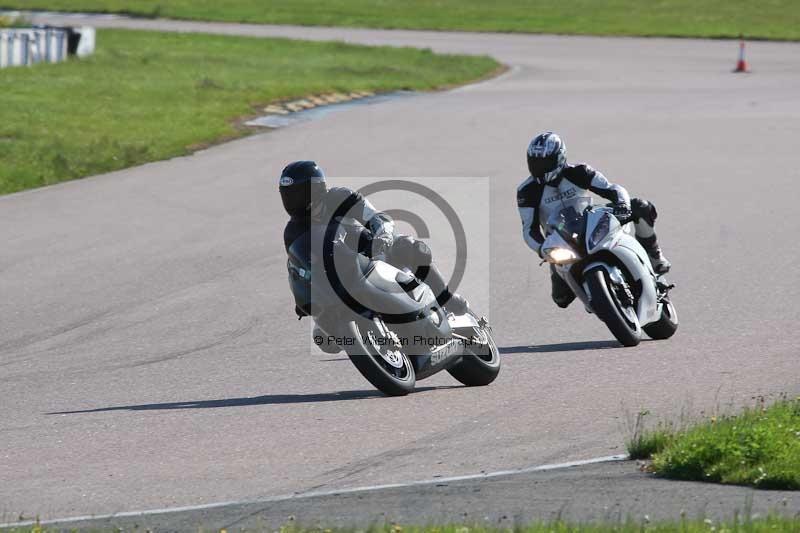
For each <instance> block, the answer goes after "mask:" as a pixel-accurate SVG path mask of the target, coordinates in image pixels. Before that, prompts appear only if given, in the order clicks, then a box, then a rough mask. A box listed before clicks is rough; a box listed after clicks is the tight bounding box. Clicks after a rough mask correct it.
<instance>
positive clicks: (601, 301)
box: [584, 267, 642, 346]
mask: <svg viewBox="0 0 800 533" xmlns="http://www.w3.org/2000/svg"><path fill="white" fill-rule="evenodd" d="M584 280H585V281H586V284H587V285H588V286H589V299H590V300H591V305H592V309H593V310H594V313H595V314H596V315H597V317H598V318H599V319H600V320H602V321H603V322H605V324H606V326H607V327H608V329H609V330H610V331H611V333H612V335H614V337H615V338H616V339H617V340H618V341H619V342H620V343H621V344H622V345H623V346H636V345H637V344H639V342H640V341H641V340H642V328H641V326H639V323H638V321H635V322H633V323H632V322H631V321H630V320H628V319H627V318H626V317H625V311H624V309H623V305H622V303H621V302H620V301H619V299H618V298H616V297H615V296H614V295H613V294H612V292H613V291H611V290H609V286H610V284H611V281H610V278H609V276H608V272H606V270H605V269H604V268H599V267H598V268H593V269H591V270H590V271H588V272H587V273H586V274H584Z"/></svg>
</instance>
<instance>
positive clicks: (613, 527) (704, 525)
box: [0, 516, 800, 533]
mask: <svg viewBox="0 0 800 533" xmlns="http://www.w3.org/2000/svg"><path fill="white" fill-rule="evenodd" d="M799 528H800V518H781V517H777V516H770V517H766V518H758V519H735V520H733V521H728V522H713V521H711V520H681V521H674V522H654V523H650V522H648V521H645V522H633V521H628V522H623V523H619V524H603V523H599V524H576V523H570V522H564V521H554V522H542V523H534V524H528V525H516V526H514V528H513V531H514V533H643V532H644V533H678V532H680V533H709V532H719V533H739V532H741V533H762V532H763V533H767V532H769V533H790V532H791V533H796V532H797V531H798V530H800V529H799ZM203 529H204V528H200V530H201V531H202V530H203ZM65 530H66V531H69V529H64V528H63V527H62V528H56V527H53V528H50V527H48V526H31V527H24V528H11V529H4V530H0V531H5V532H7V533H49V532H51V531H52V532H56V531H65ZM96 531H98V532H102V531H109V532H111V531H114V532H116V531H118V530H117V529H112V528H108V529H105V530H104V529H97V530H96ZM221 531H225V530H221ZM248 531H270V532H271V531H279V532H280V533H356V532H364V531H366V532H367V533H508V532H509V531H512V529H510V528H497V527H486V526H463V525H445V526H424V527H414V526H411V527H408V526H399V525H385V526H377V525H373V526H370V527H369V528H367V529H358V530H355V529H346V528H323V527H318V528H313V529H304V528H300V527H294V526H291V527H282V528H280V529H279V530H275V529H268V528H263V529H255V530H248Z"/></svg>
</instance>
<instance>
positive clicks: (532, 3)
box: [0, 0, 800, 40]
mask: <svg viewBox="0 0 800 533" xmlns="http://www.w3.org/2000/svg"><path fill="white" fill-rule="evenodd" d="M0 5H3V6H6V7H12V8H21V9H36V8H38V9H54V10H64V11H99V12H113V13H129V14H135V15H139V16H145V17H154V16H158V17H171V18H183V19H198V20H220V21H227V22H256V23H272V24H307V25H326V26H328V25H330V26H362V27H371V28H420V29H432V30H475V31H505V32H530V33H570V34H594V35H661V36H681V37H736V36H738V35H739V34H744V35H745V36H747V37H753V38H766V39H792V40H797V39H800V2H797V1H796V0H761V1H758V2H754V1H752V0H703V1H701V2H698V1H696V0H652V1H648V0H562V1H560V2H553V1H550V0H495V1H494V2H486V1H485V0H437V1H436V2H432V1H430V0H382V1H379V2H378V1H375V0H325V1H323V0H136V1H131V0H0Z"/></svg>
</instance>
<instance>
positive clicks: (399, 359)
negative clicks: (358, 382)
mask: <svg viewBox="0 0 800 533" xmlns="http://www.w3.org/2000/svg"><path fill="white" fill-rule="evenodd" d="M379 320H380V319H379V318H375V319H373V320H368V319H366V318H364V319H361V320H357V321H352V322H350V324H349V325H348V330H349V335H351V337H352V339H353V343H352V345H350V346H345V347H344V348H345V351H346V352H347V356H348V357H349V358H350V361H352V363H353V365H355V367H356V368H357V369H358V371H359V372H361V375H362V376H364V377H365V378H367V381H369V382H370V383H372V385H373V386H374V387H375V388H376V389H378V390H379V391H381V392H382V393H384V394H386V395H387V396H405V395H406V394H408V393H410V392H413V390H414V386H415V384H416V381H417V378H416V374H415V373H414V367H413V366H412V365H411V361H410V360H409V358H408V355H406V353H405V351H404V350H403V349H402V346H396V345H393V344H392V343H391V342H390V339H387V337H385V336H384V334H383V333H382V332H381V331H382V328H381V326H382V324H380V323H379V322H378V321H379Z"/></svg>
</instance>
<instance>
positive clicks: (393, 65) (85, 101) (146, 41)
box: [0, 30, 499, 194]
mask: <svg viewBox="0 0 800 533" xmlns="http://www.w3.org/2000/svg"><path fill="white" fill-rule="evenodd" d="M97 38H98V49H97V53H96V54H95V55H94V56H91V57H89V58H87V59H84V60H71V61H68V62H66V63H60V64H39V65H35V66H33V67H30V68H24V67H15V68H9V69H4V70H2V71H0V95H2V105H0V194H2V193H10V192H14V191H19V190H23V189H28V188H32V187H38V186H42V185H48V184H52V183H56V182H59V181H64V180H69V179H74V178H79V177H83V176H88V175H93V174H98V173H103V172H108V171H112V170H117V169H121V168H125V167H129V166H132V165H137V164H141V163H145V162H148V161H154V160H158V159H164V158H169V157H173V156H178V155H183V154H186V153H188V152H190V151H191V150H192V149H193V148H197V147H198V146H202V145H206V144H208V143H214V142H218V141H221V140H226V139H230V138H234V137H238V136H242V135H245V134H246V133H247V132H249V131H251V130H250V129H247V130H245V129H244V128H243V127H241V126H237V124H240V122H241V121H239V120H237V119H240V118H241V117H245V116H252V115H254V114H255V112H256V109H257V106H259V105H263V104H266V103H268V102H272V101H278V100H283V99H292V98H299V97H303V96H307V95H310V94H320V93H328V92H337V91H338V92H348V91H375V92H382V91H391V90H397V89H412V90H427V89H434V88H440V87H447V86H453V85H458V84H462V83H466V82H468V81H470V80H474V79H478V78H481V77H484V76H486V75H487V74H489V73H491V72H493V71H495V70H496V69H497V68H499V65H498V63H496V62H495V61H494V60H493V59H491V58H488V57H475V56H455V55H437V54H433V53H432V52H431V51H429V50H418V49H412V48H390V47H366V46H356V45H348V44H343V43H315V42H306V41H292V40H286V39H258V38H247V37H227V36H214V35H199V34H178V33H154V32H139V31H125V30H108V31H100V32H98V37H97Z"/></svg>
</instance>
